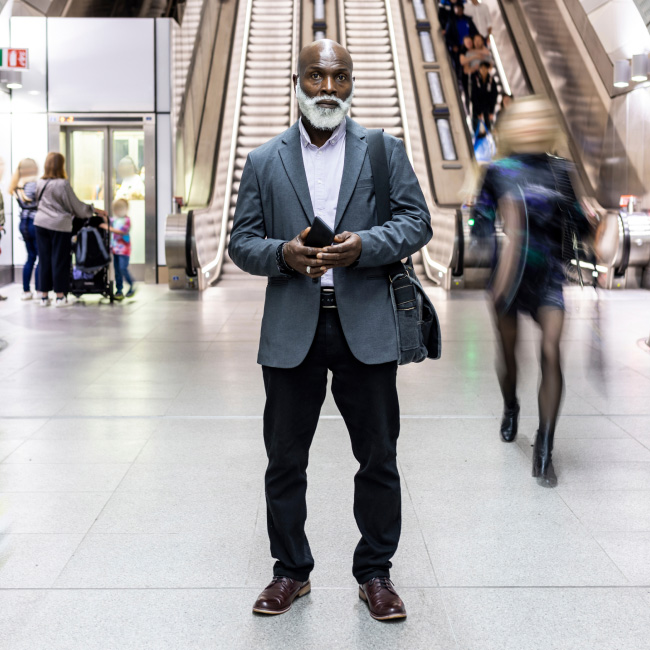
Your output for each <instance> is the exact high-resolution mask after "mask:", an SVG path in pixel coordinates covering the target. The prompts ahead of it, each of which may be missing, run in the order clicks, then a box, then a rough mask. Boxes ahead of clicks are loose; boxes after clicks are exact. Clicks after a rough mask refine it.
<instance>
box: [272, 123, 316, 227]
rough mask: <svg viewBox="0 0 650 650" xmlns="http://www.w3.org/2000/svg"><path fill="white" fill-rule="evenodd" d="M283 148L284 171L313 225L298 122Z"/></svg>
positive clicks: (312, 210)
mask: <svg viewBox="0 0 650 650" xmlns="http://www.w3.org/2000/svg"><path fill="white" fill-rule="evenodd" d="M283 143H284V144H283V146H281V147H280V150H279V151H280V158H281V159H282V165H283V166H284V171H285V172H286V173H287V176H288V177H289V181H290V182H291V185H293V189H294V191H295V193H296V196H297V197H298V200H299V201H300V205H302V209H303V210H304V212H305V216H306V217H307V220H308V221H309V223H310V224H311V223H312V222H313V221H314V209H313V207H312V205H311V196H310V195H309V185H307V175H306V174H305V165H304V164H303V162H302V150H301V148H300V147H301V146H302V145H301V142H300V131H299V129H298V122H295V123H294V125H293V126H292V127H291V128H290V129H289V130H288V131H287V135H286V138H285V139H284V140H283Z"/></svg>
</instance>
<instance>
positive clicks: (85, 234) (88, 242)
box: [75, 226, 111, 274]
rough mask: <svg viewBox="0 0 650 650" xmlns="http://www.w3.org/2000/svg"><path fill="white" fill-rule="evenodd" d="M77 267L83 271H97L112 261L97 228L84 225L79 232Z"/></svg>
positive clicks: (76, 253) (76, 249) (76, 254)
mask: <svg viewBox="0 0 650 650" xmlns="http://www.w3.org/2000/svg"><path fill="white" fill-rule="evenodd" d="M75 258H76V267H77V268H78V269H79V270H80V271H81V272H82V273H93V274H94V273H97V272H98V271H101V270H102V269H103V268H104V267H105V266H108V265H109V263H110V261H111V256H110V254H109V253H108V251H107V250H106V246H105V245H104V240H103V239H102V236H101V234H100V233H99V230H97V228H93V227H92V226H84V227H83V228H82V229H81V230H80V231H79V233H78V234H77V246H76V248H75Z"/></svg>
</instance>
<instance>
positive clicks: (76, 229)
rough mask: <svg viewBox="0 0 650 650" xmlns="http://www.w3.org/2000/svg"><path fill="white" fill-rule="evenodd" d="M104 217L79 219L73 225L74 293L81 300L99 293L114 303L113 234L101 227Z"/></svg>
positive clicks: (72, 291) (72, 268)
mask: <svg viewBox="0 0 650 650" xmlns="http://www.w3.org/2000/svg"><path fill="white" fill-rule="evenodd" d="M102 223H105V222H104V220H103V219H102V218H101V217H98V216H93V217H90V219H85V220H80V221H79V222H77V221H76V220H75V225H74V226H73V230H72V232H73V240H72V241H73V246H72V259H71V264H70V293H71V294H72V295H73V296H74V297H75V298H79V297H80V296H82V295H84V294H99V295H101V296H103V297H104V298H108V299H109V300H110V302H111V303H113V302H114V300H115V298H114V296H115V291H114V287H113V272H112V265H111V252H110V251H111V235H110V232H109V231H108V230H105V229H104V228H100V227H99V226H100V225H101V224H102Z"/></svg>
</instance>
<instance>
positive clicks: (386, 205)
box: [367, 129, 413, 282]
mask: <svg viewBox="0 0 650 650" xmlns="http://www.w3.org/2000/svg"><path fill="white" fill-rule="evenodd" d="M367 142H368V157H369V158H370V169H371V170H372V181H373V184H374V186H375V205H376V207H377V219H378V221H379V225H380V226H383V225H384V224H385V223H387V222H389V221H390V220H391V219H392V218H393V214H392V212H391V209H390V173H389V170H388V158H387V157H386V145H385V144H384V129H368V136H367ZM407 264H408V265H409V266H413V264H412V263H411V258H410V257H409V259H408V262H407ZM387 268H388V275H389V277H390V280H391V282H393V281H394V280H395V279H396V278H397V277H399V276H403V275H406V277H408V269H406V268H405V267H404V264H402V262H401V261H398V262H394V263H393V264H388V265H387ZM409 281H410V280H409Z"/></svg>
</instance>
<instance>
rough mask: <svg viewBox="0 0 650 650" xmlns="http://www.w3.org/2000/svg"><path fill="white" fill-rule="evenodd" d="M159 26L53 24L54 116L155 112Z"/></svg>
mask: <svg viewBox="0 0 650 650" xmlns="http://www.w3.org/2000/svg"><path fill="white" fill-rule="evenodd" d="M154 26H155V21H154V20H153V19H149V18H124V19H122V18H50V19H48V61H49V67H48V92H49V100H50V101H49V110H50V111H52V112H72V111H77V112H96V111H110V112H130V111H134V112H153V111H154V110H155V65H154V56H155V51H154V50H155V47H154Z"/></svg>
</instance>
